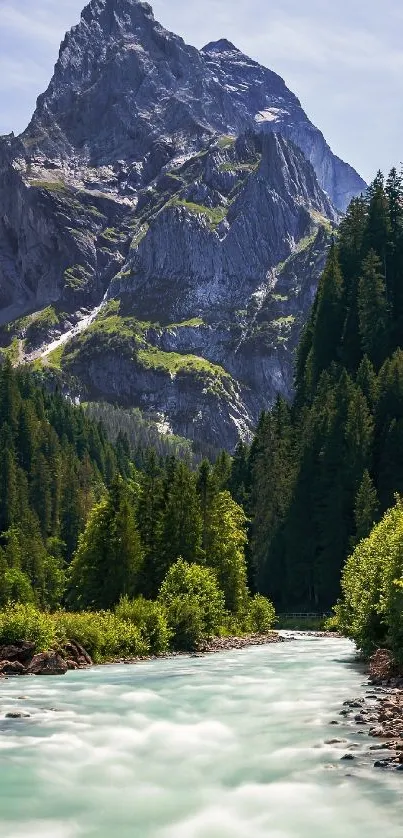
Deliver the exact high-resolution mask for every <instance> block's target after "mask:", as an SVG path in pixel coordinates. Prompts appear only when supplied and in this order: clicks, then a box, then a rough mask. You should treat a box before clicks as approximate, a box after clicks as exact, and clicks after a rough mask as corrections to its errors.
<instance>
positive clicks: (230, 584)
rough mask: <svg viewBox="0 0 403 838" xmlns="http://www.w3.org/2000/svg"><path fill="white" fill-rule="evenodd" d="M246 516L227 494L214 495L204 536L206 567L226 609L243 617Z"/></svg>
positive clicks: (244, 605)
mask: <svg viewBox="0 0 403 838" xmlns="http://www.w3.org/2000/svg"><path fill="white" fill-rule="evenodd" d="M246 543H247V535H246V516H245V513H244V511H243V509H242V508H241V507H240V506H238V504H237V503H235V501H234V500H233V499H232V497H231V495H230V493H229V492H220V493H219V494H216V495H215V496H214V498H213V499H212V502H211V508H210V514H209V518H208V525H207V533H206V564H207V565H208V566H210V567H211V568H213V569H214V570H215V572H216V575H217V579H218V583H219V586H220V588H221V590H222V591H223V592H224V596H225V606H226V608H227V609H228V610H229V611H231V612H232V613H233V614H236V615H238V616H242V615H245V614H246V611H247V607H248V596H249V593H248V587H247V572H246V561H245V547H246Z"/></svg>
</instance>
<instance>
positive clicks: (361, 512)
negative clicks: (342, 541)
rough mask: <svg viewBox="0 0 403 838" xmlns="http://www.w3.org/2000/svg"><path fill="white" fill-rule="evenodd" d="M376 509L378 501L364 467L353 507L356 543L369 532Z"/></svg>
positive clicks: (374, 518)
mask: <svg viewBox="0 0 403 838" xmlns="http://www.w3.org/2000/svg"><path fill="white" fill-rule="evenodd" d="M378 509H379V501H378V497H377V493H376V489H375V486H374V484H373V481H372V479H371V476H370V473H369V471H368V469H365V471H364V474H363V477H362V481H361V484H360V487H359V489H358V492H357V496H356V500H355V507H354V517H355V539H354V543H355V544H358V542H359V541H361V540H362V539H363V538H367V536H368V535H369V534H370V532H371V530H372V527H373V526H374V524H375V521H376V517H377V513H378Z"/></svg>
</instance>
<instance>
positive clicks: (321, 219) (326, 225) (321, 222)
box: [309, 209, 334, 233]
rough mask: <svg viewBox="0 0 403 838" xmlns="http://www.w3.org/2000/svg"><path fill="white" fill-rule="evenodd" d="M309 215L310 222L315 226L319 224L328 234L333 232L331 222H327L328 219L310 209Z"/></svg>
mask: <svg viewBox="0 0 403 838" xmlns="http://www.w3.org/2000/svg"><path fill="white" fill-rule="evenodd" d="M309 214H310V216H311V218H312V221H314V222H315V224H319V226H320V227H324V228H325V230H326V231H327V232H328V233H332V232H333V229H334V227H333V225H332V222H331V221H329V219H328V218H326V216H325V215H322V213H320V212H318V211H317V210H312V209H311V210H310V213H309Z"/></svg>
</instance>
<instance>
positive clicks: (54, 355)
mask: <svg viewBox="0 0 403 838" xmlns="http://www.w3.org/2000/svg"><path fill="white" fill-rule="evenodd" d="M65 348H66V344H64V343H62V344H61V345H60V346H58V347H56V349H54V350H53V352H50V353H49V355H45V357H44V359H43V361H44V363H45V364H46V366H48V367H54V368H55V369H57V370H61V368H62V358H63V355H64V350H65ZM40 360H42V359H40Z"/></svg>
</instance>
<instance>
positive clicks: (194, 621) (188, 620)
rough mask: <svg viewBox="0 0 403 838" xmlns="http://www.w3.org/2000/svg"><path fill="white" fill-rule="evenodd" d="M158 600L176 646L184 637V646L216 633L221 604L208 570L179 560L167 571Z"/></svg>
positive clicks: (222, 613)
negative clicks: (186, 639) (162, 606)
mask: <svg viewBox="0 0 403 838" xmlns="http://www.w3.org/2000/svg"><path fill="white" fill-rule="evenodd" d="M158 598H159V601H160V602H161V603H162V604H163V605H164V606H165V607H166V609H167V614H168V621H169V622H170V625H171V627H172V630H173V631H174V642H175V644H176V645H178V643H179V642H183V638H184V636H185V635H186V636H187V637H188V641H187V642H186V646H187V645H188V642H189V643H190V641H192V643H193V644H194V643H196V641H197V640H200V639H201V638H202V637H210V636H213V635H216V634H219V633H220V627H221V625H222V623H223V620H224V614H225V600H224V596H223V594H222V592H221V591H220V589H219V587H218V584H217V580H216V577H215V574H214V573H213V571H212V570H210V569H209V568H206V567H201V566H200V565H197V564H189V563H188V562H185V561H183V559H179V560H178V561H177V562H176V564H174V565H173V566H172V567H171V568H170V570H169V571H168V573H167V575H166V577H165V579H164V581H163V583H162V585H161V590H160V593H159V597H158ZM186 646H185V648H186Z"/></svg>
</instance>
